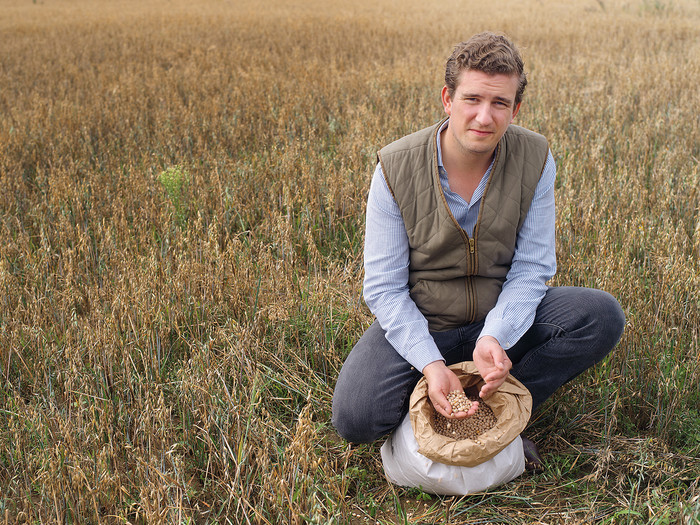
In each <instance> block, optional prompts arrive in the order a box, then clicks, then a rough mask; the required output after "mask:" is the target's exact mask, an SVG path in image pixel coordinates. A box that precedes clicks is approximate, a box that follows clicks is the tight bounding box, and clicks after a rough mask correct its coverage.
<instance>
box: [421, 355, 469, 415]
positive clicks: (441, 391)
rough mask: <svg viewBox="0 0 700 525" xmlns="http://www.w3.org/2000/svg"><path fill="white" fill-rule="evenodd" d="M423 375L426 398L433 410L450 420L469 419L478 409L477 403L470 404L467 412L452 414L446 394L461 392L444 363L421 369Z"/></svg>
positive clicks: (456, 378)
mask: <svg viewBox="0 0 700 525" xmlns="http://www.w3.org/2000/svg"><path fill="white" fill-rule="evenodd" d="M423 375H424V376H425V380H426V381H427V382H428V397H429V398H430V401H431V402H432V403H433V406H434V407H435V410H437V411H438V412H439V413H440V414H442V415H443V416H445V417H446V418H450V419H464V418H466V417H471V416H473V415H474V413H475V412H476V410H477V408H479V403H478V401H476V402H474V403H472V406H471V408H470V409H469V411H468V412H464V411H460V412H453V411H452V406H451V405H450V402H449V401H448V400H447V394H449V393H450V392H452V391H454V390H462V383H460V381H459V378H458V377H457V375H456V374H455V373H454V372H453V371H452V370H450V369H449V368H447V366H446V365H445V362H444V361H433V362H432V363H430V364H428V365H426V366H425V367H424V368H423Z"/></svg>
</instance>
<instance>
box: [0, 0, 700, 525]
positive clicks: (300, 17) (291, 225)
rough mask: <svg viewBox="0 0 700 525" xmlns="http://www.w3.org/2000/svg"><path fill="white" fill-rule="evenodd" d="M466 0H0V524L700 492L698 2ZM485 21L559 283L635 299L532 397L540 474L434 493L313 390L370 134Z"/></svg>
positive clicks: (605, 500) (358, 254)
mask: <svg viewBox="0 0 700 525" xmlns="http://www.w3.org/2000/svg"><path fill="white" fill-rule="evenodd" d="M473 4H475V2H467V3H463V5H460V4H459V3H456V2H417V1H415V0H409V1H407V2H400V3H399V2H390V1H387V0H378V1H372V2H365V1H364V0H361V1H360V2H359V4H358V3H355V4H352V5H351V4H350V3H347V2H345V3H343V2H335V3H333V2H330V3H329V2H323V3H322V2H316V1H314V2H312V1H308V2H303V3H296V4H294V3H285V2H280V1H275V0H273V1H272V2H268V3H266V4H264V6H263V5H261V4H259V3H257V2H248V1H241V2H225V1H213V0H211V1H206V0H198V1H197V2H184V1H182V0H173V1H170V2H164V1H163V2H148V3H142V2H137V1H135V0H134V1H131V2H99V1H97V0H76V1H71V2H68V1H67V0H64V1H58V0H56V1H51V0H44V1H43V2H42V1H37V2H36V3H32V2H22V3H20V2H17V1H9V0H0V12H2V13H3V15H2V16H1V17H0V34H1V35H2V47H1V48H0V212H1V215H0V246H1V247H2V252H1V256H0V365H1V367H0V368H1V369H0V398H1V400H0V426H1V427H2V428H3V432H2V433H0V521H1V520H2V519H3V518H4V519H5V522H7V523H15V522H30V523H234V524H237V523H305V522H309V523H368V522H374V521H379V522H381V523H395V522H399V523H548V524H549V523H564V522H566V523H591V522H600V523H684V522H685V523H693V522H696V521H697V520H699V519H700V502H699V499H698V498H699V496H700V488H699V487H698V482H697V479H698V476H700V460H698V455H699V453H700V437H699V436H700V413H699V412H698V408H697V407H698V403H699V402H700V394H699V393H698V392H699V388H698V387H699V379H700V371H699V370H700V367H698V355H699V353H700V346H699V344H698V339H699V336H700V328H699V327H700V304H699V302H700V298H699V292H698V290H699V289H700V210H699V208H698V201H699V200H700V195H699V191H698V188H699V187H700V173H699V169H698V158H700V130H699V127H700V121H699V120H698V117H697V108H698V107H700V92H699V90H698V89H697V84H698V81H699V80H700V29H698V28H700V5H699V4H698V2H697V1H691V0H677V1H672V0H668V1H661V0H659V1H651V0H649V1H647V0H643V1H636V0H630V1H622V0H616V1H612V0H611V1H605V0H597V1H593V0H592V1H590V2H588V1H581V2H560V3H554V2H544V3H543V2H534V1H532V2H514V1H513V2H510V1H505V0H501V1H497V2H484V3H481V4H483V5H473ZM486 28H489V29H495V30H502V31H505V32H507V33H509V34H510V35H511V36H512V37H513V38H514V39H515V40H516V41H517V42H518V43H519V44H520V45H521V46H523V47H524V54H525V57H526V62H527V64H528V65H529V69H530V72H531V74H530V79H531V85H530V87H529V88H528V92H527V93H526V105H525V106H524V107H523V110H522V111H521V113H520V116H519V120H520V123H521V124H524V125H526V126H530V127H532V128H534V129H536V130H539V131H541V132H542V133H544V134H546V135H547V136H548V137H549V138H550V140H551V146H552V149H553V151H554V154H555V156H556V158H557V159H558V163H559V172H558V173H559V175H558V184H557V199H558V224H557V226H558V235H559V245H558V252H559V262H560V270H559V274H558V276H557V277H556V283H557V284H577V285H589V286H597V287H601V288H603V289H605V290H608V291H610V292H611V293H613V294H615V295H616V296H617V297H618V298H619V299H620V301H621V303H622V304H623V306H624V309H625V311H626V313H627V316H628V322H629V324H628V328H627V330H626V333H625V335H624V337H623V340H622V342H621V344H620V346H619V348H618V350H617V351H616V353H615V354H614V355H613V356H612V357H611V358H610V359H608V360H607V361H606V362H605V363H604V364H603V365H602V366H600V367H598V368H597V369H595V370H594V371H591V372H589V373H587V374H585V375H584V376H583V377H582V378H580V379H579V380H577V381H576V382H575V383H573V384H572V385H571V386H570V387H567V388H566V389H564V390H563V391H562V392H561V393H559V394H557V395H556V396H555V398H554V399H553V400H551V401H550V402H548V403H547V404H546V405H545V407H544V409H543V410H542V411H541V412H540V414H539V415H538V417H537V418H536V420H535V421H534V422H533V423H532V425H531V429H530V433H531V434H532V435H534V436H535V438H536V439H537V440H538V442H539V443H540V444H541V448H542V452H543V453H544V454H545V457H546V459H547V461H548V470H547V472H546V473H544V474H541V475H538V476H534V477H532V476H531V477H528V476H524V477H522V478H520V479H518V480H516V481H515V482H513V483H510V484H508V485H507V486H505V487H503V488H502V489H501V490H497V491H492V492H489V493H487V494H484V495H477V496H471V497H468V498H463V499H454V498H450V499H440V498H428V497H427V496H425V495H424V494H422V493H420V492H417V491H405V490H402V489H398V488H395V487H392V486H390V485H388V484H387V482H386V481H385V480H384V478H383V476H382V470H381V464H380V463H379V459H378V458H379V456H378V446H377V445H372V446H362V447H348V446H347V444H346V443H344V442H342V441H341V440H339V439H338V438H337V437H336V436H335V434H334V432H333V431H332V429H331V428H330V425H329V422H328V419H329V412H330V398H331V393H332V388H333V384H334V381H335V377H336V376H337V372H338V369H339V367H340V365H341V363H342V361H343V359H344V357H345V356H346V354H347V352H348V351H349V349H350V348H351V347H352V344H353V342H354V341H355V340H356V339H357V338H358V337H359V336H360V334H361V333H362V331H363V330H364V328H365V327H366V326H367V325H368V323H369V322H370V321H371V318H370V315H369V313H368V312H367V310H366V308H365V307H364V306H363V305H362V304H361V301H360V297H361V290H360V286H361V272H362V266H361V262H362V236H363V210H364V199H365V195H366V192H367V189H368V183H369V180H370V174H371V171H372V164H373V160H374V153H375V151H376V150H377V148H378V147H380V146H382V145H383V144H385V143H387V142H388V141H390V140H392V139H394V138H396V137H398V136H400V135H402V134H404V133H406V132H408V131H412V130H415V129H418V128H419V127H422V126H425V125H428V124H430V123H432V122H434V121H435V120H437V119H438V118H439V117H440V114H441V108H440V105H439V98H438V94H439V88H440V87H441V70H442V67H443V64H444V59H445V57H446V56H447V54H449V51H450V49H451V45H452V44H454V43H455V42H457V41H459V40H461V39H463V38H465V37H467V36H469V35H470V34H472V33H474V32H476V31H479V30H482V29H486ZM169 168H174V171H170V172H167V173H169V174H170V175H169V176H162V174H163V173H164V172H166V170H168V169H169ZM177 173H179V176H178V175H173V174H177ZM178 177H179V178H178ZM416 497H417V502H416Z"/></svg>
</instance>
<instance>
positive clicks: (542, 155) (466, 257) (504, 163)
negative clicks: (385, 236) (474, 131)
mask: <svg viewBox="0 0 700 525" xmlns="http://www.w3.org/2000/svg"><path fill="white" fill-rule="evenodd" d="M443 122H444V120H443V121H442V122H439V123H438V124H436V125H434V126H430V127H428V128H425V129H423V130H421V131H418V132H416V133H413V134H411V135H408V136H406V137H403V138H401V139H399V140H397V141H395V142H392V143H391V144H389V145H388V146H385V147H384V148H382V149H381V150H380V151H379V153H378V158H379V162H380V163H381V166H382V171H383V172H384V177H385V179H386V182H387V184H388V185H389V189H390V191H391V193H392V194H393V196H394V199H395V200H396V202H397V204H398V206H399V209H400V211H401V216H402V218H403V221H404V224H405V226H406V232H407V234H408V243H409V250H410V263H409V289H410V295H411V298H412V299H413V301H414V302H415V303H416V305H417V306H418V309H419V310H420V311H421V312H422V313H423V315H424V316H425V317H426V319H427V320H428V325H429V328H430V330H434V331H444V330H450V329H453V328H457V327H459V326H463V325H465V324H469V323H473V322H476V321H480V320H482V319H484V318H485V317H486V314H488V312H489V311H490V310H491V309H492V308H493V307H494V306H495V305H496V301H497V300H498V295H499V294H500V293H501V288H502V286H503V282H504V281H505V278H506V274H507V273H508V270H509V269H510V265H511V262H512V260H513V254H514V253H515V243H516V240H517V237H518V232H519V231H520V228H521V227H522V225H523V221H524V220H525V216H526V215H527V212H528V210H529V209H530V204H531V202H532V197H533V195H534V193H535V188H536V186H537V183H538V181H539V179H540V176H541V175H542V170H543V169H544V165H545V162H546V160H547V154H548V152H549V146H548V145H547V140H546V139H545V138H544V137H543V136H542V135H539V134H537V133H534V132H532V131H529V130H526V129H524V128H521V127H519V126H515V125H510V126H509V127H508V129H507V130H506V133H505V134H504V135H503V137H502V138H501V140H500V142H499V143H498V146H497V148H496V158H495V162H494V164H493V167H492V170H491V176H490V177H489V181H488V184H487V186H486V189H485V190H484V195H483V196H482V198H481V205H480V207H479V217H478V220H477V223H476V226H475V228H474V234H473V236H472V237H470V236H469V235H468V234H467V232H465V231H464V230H463V229H462V228H461V227H460V226H459V224H458V223H457V220H456V219H455V218H454V216H453V215H452V212H451V211H450V209H449V207H448V205H447V201H446V200H445V195H444V193H443V190H442V186H441V184H440V176H439V172H438V165H437V143H436V138H437V137H436V135H437V133H438V130H439V129H440V126H441V125H442V123H443Z"/></svg>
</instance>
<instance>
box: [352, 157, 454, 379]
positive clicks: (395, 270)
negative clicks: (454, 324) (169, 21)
mask: <svg viewBox="0 0 700 525" xmlns="http://www.w3.org/2000/svg"><path fill="white" fill-rule="evenodd" d="M408 267H409V245H408V235H407V234H406V227H405V225H404V222H403V219H402V217H401V212H400V211H399V207H398V204H397V203H396V200H395V199H394V197H393V195H392V194H391V191H390V190H389V187H388V185H387V183H386V180H385V179H384V174H383V173H382V169H381V165H380V164H377V168H376V169H375V171H374V176H373V177H372V184H371V186H370V190H369V197H368V199H367V216H366V231H365V250H364V268H365V279H364V286H363V295H364V299H365V302H366V303H367V306H368V307H369V309H370V310H371V311H372V313H373V314H374V315H375V316H376V318H377V321H379V324H380V326H381V327H382V328H383V329H384V330H385V331H386V339H387V341H389V343H390V344H391V345H392V346H393V347H394V349H396V351H397V352H398V353H399V354H400V355H401V356H402V357H403V358H404V359H406V361H408V362H409V363H411V365H413V366H414V367H415V368H416V369H417V370H420V371H422V370H423V368H424V367H425V366H426V365H428V364H430V363H432V362H433V361H437V360H444V359H443V357H442V355H441V354H440V351H439V350H438V348H437V345H436V344H435V341H434V340H433V338H432V336H431V335H430V332H429V330H428V321H427V320H426V318H425V316H424V315H423V314H422V313H421V312H420V310H419V309H418V307H417V306H416V303H415V302H413V299H411V297H410V295H409V293H408V291H409V289H408Z"/></svg>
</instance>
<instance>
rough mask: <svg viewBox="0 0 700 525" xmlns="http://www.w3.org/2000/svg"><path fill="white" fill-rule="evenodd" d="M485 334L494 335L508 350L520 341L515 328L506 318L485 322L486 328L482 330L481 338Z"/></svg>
mask: <svg viewBox="0 0 700 525" xmlns="http://www.w3.org/2000/svg"><path fill="white" fill-rule="evenodd" d="M485 335H490V336H491V337H494V338H495V339H496V341H498V344H499V345H501V348H503V349H504V350H508V349H509V348H511V347H512V346H513V345H514V344H515V343H517V342H518V338H516V336H515V330H513V327H512V326H511V325H510V323H509V322H508V321H506V320H505V319H490V320H489V323H488V324H485V325H484V328H483V329H482V330H481V333H480V334H479V338H482V337H484V336H485ZM477 340H478V339H477Z"/></svg>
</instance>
